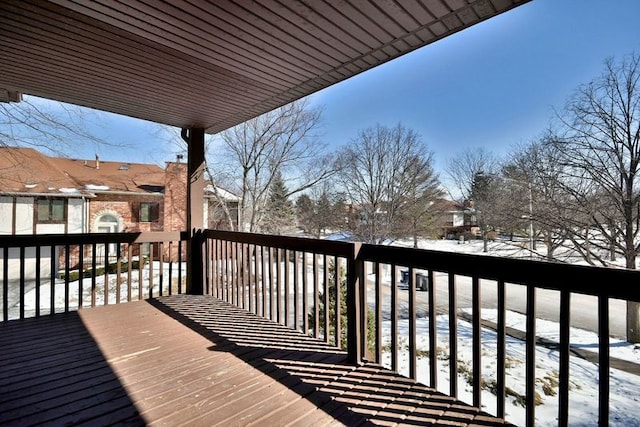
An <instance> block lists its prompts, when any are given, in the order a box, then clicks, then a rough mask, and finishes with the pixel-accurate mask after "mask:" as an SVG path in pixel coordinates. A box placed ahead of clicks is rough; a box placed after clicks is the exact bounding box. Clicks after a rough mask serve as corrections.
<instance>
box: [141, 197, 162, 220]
mask: <svg viewBox="0 0 640 427" xmlns="http://www.w3.org/2000/svg"><path fill="white" fill-rule="evenodd" d="M145 207H146V209H145ZM143 212H146V219H145V218H143ZM159 220H160V203H158V202H140V209H139V211H138V221H139V222H147V223H150V222H158V221H159Z"/></svg>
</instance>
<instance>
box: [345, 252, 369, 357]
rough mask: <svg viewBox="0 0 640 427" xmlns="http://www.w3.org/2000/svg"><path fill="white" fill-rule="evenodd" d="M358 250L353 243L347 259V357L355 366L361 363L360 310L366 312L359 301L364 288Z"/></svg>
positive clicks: (361, 262) (362, 264)
mask: <svg viewBox="0 0 640 427" xmlns="http://www.w3.org/2000/svg"><path fill="white" fill-rule="evenodd" d="M360 248H361V244H360V243H354V244H353V253H352V254H351V256H350V257H349V259H347V302H346V303H347V353H348V356H347V357H348V361H349V363H353V364H356V365H358V364H360V363H361V362H362V355H363V350H362V349H363V344H362V339H363V338H362V330H361V328H362V319H361V310H363V309H365V310H366V305H365V306H364V307H365V308H363V304H362V302H361V301H360V296H361V295H363V292H362V289H361V288H362V287H363V286H365V283H364V280H365V277H364V261H362V260H361V259H359V257H360ZM365 335H366V334H365ZM364 345H365V346H366V343H365V344H364Z"/></svg>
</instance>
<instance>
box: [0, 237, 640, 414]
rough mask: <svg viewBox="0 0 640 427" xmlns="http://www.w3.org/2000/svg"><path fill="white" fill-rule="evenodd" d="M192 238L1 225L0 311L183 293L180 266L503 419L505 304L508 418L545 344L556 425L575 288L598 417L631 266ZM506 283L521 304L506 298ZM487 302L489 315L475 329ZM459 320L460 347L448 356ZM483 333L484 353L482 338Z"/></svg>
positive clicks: (565, 388) (357, 355)
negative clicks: (587, 332)
mask: <svg viewBox="0 0 640 427" xmlns="http://www.w3.org/2000/svg"><path fill="white" fill-rule="evenodd" d="M194 239H195V241H196V242H200V241H201V242H202V246H201V247H202V253H200V251H199V250H194V252H193V254H192V256H191V257H190V259H188V260H187V258H186V246H187V245H186V243H187V242H186V241H185V240H186V233H115V234H77V235H76V234H73V235H72V234H66V235H39V236H1V237H0V292H1V294H2V295H1V298H0V300H1V306H2V320H3V321H8V320H11V319H23V318H26V317H34V316H35V317H37V316H42V315H49V314H55V313H59V312H67V311H71V310H76V309H80V308H83V307H93V306H97V305H102V304H115V303H120V302H125V301H130V300H133V299H142V298H149V297H153V296H158V295H167V294H172V293H183V292H186V279H187V277H186V272H187V271H192V272H193V273H194V277H200V276H202V278H203V280H202V282H203V283H202V285H203V286H202V289H203V291H204V293H206V294H210V295H213V296H216V297H218V298H220V299H223V300H225V301H228V302H229V303H232V304H235V305H237V306H239V307H242V308H244V309H246V310H249V311H251V312H253V313H256V314H257V315H259V316H262V317H265V318H267V319H270V320H273V321H275V322H278V323H281V324H283V325H287V326H288V327H290V328H293V329H296V330H299V331H302V332H304V333H307V334H309V335H311V336H314V337H317V338H319V339H323V340H325V341H327V342H330V343H332V344H334V345H336V346H337V347H341V348H344V349H346V350H347V354H348V357H349V358H350V360H351V361H352V362H353V363H364V362H375V363H380V364H382V365H385V366H387V367H389V368H390V369H392V370H395V371H398V372H402V373H404V374H405V375H407V376H408V377H411V378H413V379H416V380H418V381H420V382H423V383H425V384H427V385H429V386H431V387H433V388H434V389H437V390H439V391H443V392H446V393H448V394H450V395H451V396H454V397H459V398H462V399H463V400H465V399H468V400H470V401H469V403H471V404H472V405H474V406H476V407H478V408H482V409H483V410H485V411H488V412H491V413H494V414H495V415H497V416H499V417H502V418H507V419H508V410H507V399H508V398H512V397H513V395H512V391H513V390H511V388H510V387H509V385H508V384H507V371H508V368H509V366H508V365H509V364H511V363H512V358H511V357H510V351H511V350H512V347H513V341H511V340H512V337H510V335H513V333H512V331H511V330H510V328H509V327H508V326H509V325H508V322H507V320H508V317H509V316H511V313H512V312H513V311H514V310H515V311H519V312H521V313H522V314H523V315H524V316H525V319H526V321H525V322H524V324H525V327H524V331H523V334H522V336H521V337H520V339H522V342H523V343H524V346H523V347H524V353H525V355H524V361H523V362H522V363H523V367H524V371H525V375H524V383H525V385H524V392H523V393H522V395H521V396H520V397H521V404H522V405H523V406H524V407H525V408H526V409H525V411H526V412H525V415H524V420H523V421H522V424H526V425H529V426H532V425H534V424H535V421H536V404H537V403H538V402H537V391H536V387H537V382H538V380H540V378H538V376H537V375H536V370H537V369H538V365H537V363H536V362H537V356H536V351H537V349H539V348H540V347H541V346H547V347H546V348H547V349H548V351H552V352H554V355H555V356H556V357H557V371H558V373H557V382H558V384H557V420H558V425H562V426H566V425H569V424H570V420H571V417H570V413H569V412H570V404H569V403H570V390H571V388H572V384H571V381H570V378H571V369H570V360H571V358H572V357H573V356H572V354H573V352H574V349H573V348H572V347H571V344H570V340H571V326H572V316H573V314H574V313H575V312H576V305H579V304H582V303H583V302H582V301H583V298H585V297H586V298H591V299H593V301H594V302H595V303H594V307H595V308H594V309H593V312H592V313H591V316H592V317H594V318H595V323H596V325H597V328H596V329H597V331H598V338H597V346H596V350H597V351H596V353H597V355H596V362H597V363H596V364H595V366H594V367H593V370H594V373H593V375H594V376H596V377H597V396H598V415H597V416H598V419H599V424H600V425H608V420H609V416H610V414H609V410H610V392H611V387H610V386H611V375H610V367H611V363H610V360H611V358H610V333H609V332H610V325H611V324H610V310H611V309H610V307H613V309H612V313H614V314H615V316H614V317H620V316H623V317H624V316H625V315H626V305H627V302H629V301H636V302H639V301H640V287H638V283H640V272H636V271H629V270H623V269H613V268H593V267H585V266H576V265H567V264H559V263H558V264H555V263H546V262H536V261H529V260H518V259H509V258H498V257H490V256H475V255H465V254H455V253H446V252H438V251H427V250H416V249H409V248H402V247H389V246H377V245H367V244H360V243H353V242H340V241H328V240H316V239H304V238H294V237H284V236H269V235H260V234H249V233H237V232H225V231H213V230H206V231H204V232H202V233H197V234H196V235H195V237H194ZM199 247H200V245H199V243H198V245H197V246H194V247H193V248H194V249H197V248H199ZM188 262H191V263H192V264H191V266H190V268H191V270H188V269H187V266H186V264H187V263H188ZM403 273H404V274H403ZM405 278H406V280H404V279H405ZM400 282H402V284H403V285H405V286H403V287H402V289H401V287H400V286H398V284H399V283H400ZM198 288H199V286H194V287H193V288H192V289H198ZM423 289H426V292H423V291H422V290H423ZM519 295H520V296H521V299H522V301H523V307H520V308H518V307H515V308H514V301H515V300H517V299H518V296H519ZM550 295H551V297H550ZM539 298H540V299H541V300H542V299H544V302H545V304H544V305H545V306H546V305H548V303H549V299H554V300H555V303H554V304H555V305H554V304H552V305H553V307H554V309H555V311H556V315H557V322H558V325H559V326H558V328H559V330H558V339H557V342H555V343H553V345H549V343H548V342H546V341H545V340H543V339H542V338H541V337H539V336H538V334H537V333H536V326H537V323H538V322H539V319H538V316H537V315H536V314H537V313H536V312H537V311H538V308H539V307H538V304H537V301H538V299H539ZM489 310H495V312H496V316H495V319H494V321H493V323H491V325H490V328H491V330H492V334H493V335H491V336H490V338H487V337H488V335H487V334H486V332H487V321H486V319H484V318H483V317H484V316H483V313H486V312H488V311H489ZM423 321H426V322H423ZM464 322H467V323H464ZM425 325H426V326H425ZM443 325H444V327H443ZM463 329H464V330H465V331H466V329H468V330H469V331H470V332H469V334H468V335H469V337H468V338H469V339H468V341H470V342H471V349H472V351H471V353H472V354H471V360H470V361H466V360H463V359H462V358H461V356H460V353H461V351H460V347H461V346H462V343H463V342H464V340H465V339H466V337H465V336H463V335H466V332H464V333H463V332H461V331H462V330H463ZM425 334H426V339H424V336H425ZM423 339H424V342H423ZM489 341H491V342H489ZM547 341H548V340H547ZM489 344H490V345H492V346H493V347H492V348H493V350H494V352H493V353H491V352H485V350H486V348H487V347H486V346H487V345H489ZM493 363H495V369H493V368H492V370H491V371H489V370H488V369H487V368H486V366H487V364H489V365H492V364H493ZM425 367H426V368H427V369H425ZM423 372H426V374H423ZM443 372H444V373H443ZM467 388H468V389H469V390H468V392H467ZM487 393H490V395H491V399H487V396H488V395H487ZM489 400H491V401H492V402H493V401H495V406H494V407H492V408H489V407H487V402H488V401H489ZM554 418H555V417H554Z"/></svg>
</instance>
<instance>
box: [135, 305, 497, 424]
mask: <svg viewBox="0 0 640 427" xmlns="http://www.w3.org/2000/svg"><path fill="white" fill-rule="evenodd" d="M147 302H148V303H149V304H151V305H152V306H153V307H155V308H157V309H158V310H160V311H161V312H163V313H165V314H166V315H168V316H170V317H172V318H173V319H175V320H177V321H178V322H180V323H182V324H183V325H185V326H187V327H188V328H190V329H191V330H193V331H195V332H197V333H199V334H200V335H201V336H203V337H205V338H206V339H207V340H209V341H210V342H211V344H212V345H211V346H210V347H209V350H211V351H222V352H227V353H230V354H232V355H234V356H235V357H237V358H239V359H241V360H242V361H244V362H245V363H247V364H248V365H250V366H252V367H253V368H255V369H257V370H259V371H260V372H262V373H263V374H265V375H268V376H269V377H271V378H272V379H273V380H275V381H277V382H279V383H281V384H283V385H285V386H286V387H287V388H289V389H290V390H292V391H294V392H295V393H297V394H298V395H299V396H300V397H301V398H304V399H306V400H307V401H309V402H311V403H312V404H313V405H315V406H316V407H317V408H318V409H320V410H322V411H324V412H325V413H326V414H329V415H330V416H331V417H333V418H334V419H335V420H336V421H338V422H340V423H342V424H344V425H372V423H377V422H385V423H398V422H401V423H402V424H404V425H430V424H432V423H435V422H439V421H447V422H453V423H465V424H466V423H469V422H471V421H473V423H474V425H487V426H489V425H497V424H501V421H500V420H497V419H496V418H493V417H489V416H486V415H485V414H483V413H481V412H480V411H479V410H477V409H475V408H473V407H470V406H467V405H465V404H463V403H459V402H458V401H456V400H455V399H453V398H451V397H449V396H446V395H444V394H442V393H439V392H436V391H434V390H432V389H430V388H428V387H426V386H424V385H421V384H419V383H416V382H415V381H413V380H411V379H409V378H406V377H403V376H400V375H398V374H395V373H394V372H392V371H389V370H387V369H384V368H382V367H380V366H378V365H373V364H371V365H362V366H356V365H353V364H350V363H348V362H347V353H346V352H344V351H341V350H339V349H337V348H335V347H332V346H331V345H329V344H327V343H324V342H322V341H320V340H317V339H314V338H312V337H309V336H306V335H304V334H302V333H301V332H299V331H295V330H292V329H290V328H287V327H285V326H283V325H279V324H277V323H276V322H272V321H270V320H267V319H264V318H261V317H259V316H256V315H255V314H252V313H250V312H248V311H246V310H243V309H240V308H238V307H236V306H233V305H231V304H229V303H226V302H224V301H221V300H218V299H216V298H214V297H211V296H193V295H174V296H173V297H168V298H162V297H160V298H157V299H149V300H147ZM261 422H264V423H265V425H267V424H268V423H269V422H282V420H281V419H279V420H278V419H273V420H270V419H268V418H265V419H261Z"/></svg>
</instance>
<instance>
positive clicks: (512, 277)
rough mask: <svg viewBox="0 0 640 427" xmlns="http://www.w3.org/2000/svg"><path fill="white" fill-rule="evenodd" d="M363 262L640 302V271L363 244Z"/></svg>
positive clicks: (361, 252) (361, 256) (360, 256)
mask: <svg viewBox="0 0 640 427" xmlns="http://www.w3.org/2000/svg"><path fill="white" fill-rule="evenodd" d="M359 258H360V259H362V260H363V261H372V262H381V263H387V264H396V265H399V266H406V267H414V268H418V269H425V270H434V271H442V272H448V273H453V274H459V275H464V276H476V277H479V278H480V279H488V280H503V281H505V282H508V283H516V284H522V285H534V286H536V287H539V288H545V289H551V290H558V291H559V290H568V291H570V292H576V293H582V294H587V295H596V296H599V295H602V296H607V297H609V298H620V299H626V300H631V301H640V271H636V270H628V269H622V268H607V267H594V266H584V265H574V264H563V263H554V262H544V261H533V260H524V259H515V258H503V257H495V256H487V255H471V254H459V253H453V252H442V251H433V250H426V249H414V248H404V247H397V246H382V245H369V244H363V245H362V247H361V249H360V252H359Z"/></svg>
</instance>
